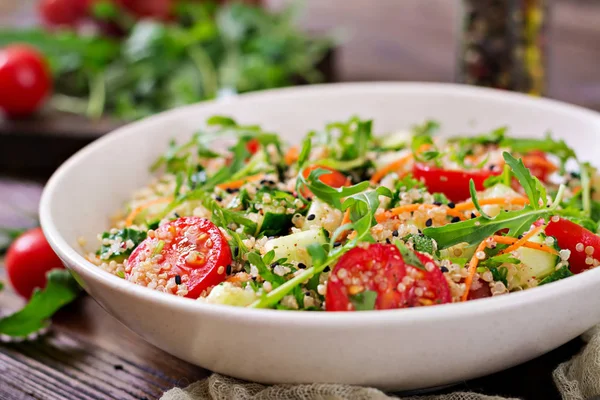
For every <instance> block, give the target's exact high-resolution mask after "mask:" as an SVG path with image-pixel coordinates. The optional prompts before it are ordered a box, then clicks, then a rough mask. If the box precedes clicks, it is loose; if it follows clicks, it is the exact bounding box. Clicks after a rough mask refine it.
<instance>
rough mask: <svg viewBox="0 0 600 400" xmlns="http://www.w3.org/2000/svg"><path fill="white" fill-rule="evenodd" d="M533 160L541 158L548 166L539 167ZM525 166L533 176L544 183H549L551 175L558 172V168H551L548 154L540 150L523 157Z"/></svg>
mask: <svg viewBox="0 0 600 400" xmlns="http://www.w3.org/2000/svg"><path fill="white" fill-rule="evenodd" d="M533 158H539V159H541V160H543V161H545V162H547V164H542V165H539V164H537V163H534V162H532V159H533ZM523 164H524V165H525V167H527V168H529V170H530V171H531V174H532V175H533V176H535V177H536V178H538V179H539V180H540V181H542V182H548V178H549V177H550V175H551V174H552V173H553V172H554V171H556V170H557V168H556V167H551V164H550V162H549V161H548V157H547V156H546V153H544V152H543V151H539V150H534V151H530V152H529V153H527V154H526V155H525V156H524V157H523Z"/></svg>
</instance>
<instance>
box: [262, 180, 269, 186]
mask: <svg viewBox="0 0 600 400" xmlns="http://www.w3.org/2000/svg"><path fill="white" fill-rule="evenodd" d="M267 182H269V181H268V180H267V179H261V180H260V184H261V185H266V184H267Z"/></svg>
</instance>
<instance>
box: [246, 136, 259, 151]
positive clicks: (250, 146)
mask: <svg viewBox="0 0 600 400" xmlns="http://www.w3.org/2000/svg"><path fill="white" fill-rule="evenodd" d="M258 149H260V142H259V141H258V140H257V139H250V140H249V141H248V143H246V150H248V153H250V154H255V153H256V152H257V151H258Z"/></svg>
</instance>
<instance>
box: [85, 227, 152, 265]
mask: <svg viewBox="0 0 600 400" xmlns="http://www.w3.org/2000/svg"><path fill="white" fill-rule="evenodd" d="M102 239H103V240H104V239H108V240H110V241H111V242H120V243H121V245H120V246H115V245H113V244H103V245H102V246H101V247H100V250H98V253H97V254H98V255H99V256H100V259H101V260H115V261H122V260H124V259H125V258H127V257H128V256H129V255H130V254H131V253H132V252H133V250H134V249H135V248H136V247H137V246H138V245H139V244H140V243H142V242H143V241H144V239H146V232H144V231H138V230H136V229H133V228H123V229H119V230H118V231H117V232H116V233H110V232H104V233H103V234H102ZM128 240H131V241H132V242H133V247H132V248H127V241H128Z"/></svg>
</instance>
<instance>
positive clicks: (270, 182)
mask: <svg viewBox="0 0 600 400" xmlns="http://www.w3.org/2000/svg"><path fill="white" fill-rule="evenodd" d="M267 183H268V184H269V185H274V184H275V181H267Z"/></svg>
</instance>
